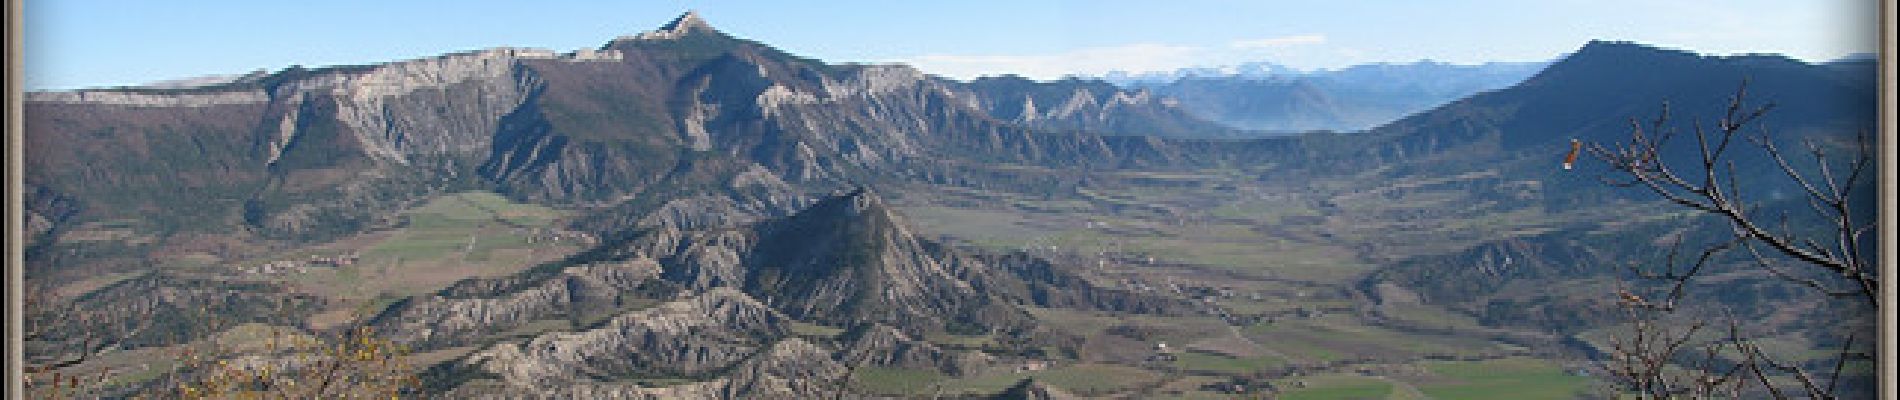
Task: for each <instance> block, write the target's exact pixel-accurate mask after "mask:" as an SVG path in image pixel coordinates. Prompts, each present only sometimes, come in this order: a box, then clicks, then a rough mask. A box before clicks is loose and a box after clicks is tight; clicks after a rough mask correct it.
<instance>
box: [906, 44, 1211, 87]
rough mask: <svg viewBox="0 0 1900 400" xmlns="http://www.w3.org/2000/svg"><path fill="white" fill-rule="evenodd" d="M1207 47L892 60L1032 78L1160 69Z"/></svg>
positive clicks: (935, 70)
mask: <svg viewBox="0 0 1900 400" xmlns="http://www.w3.org/2000/svg"><path fill="white" fill-rule="evenodd" d="M1206 53H1207V51H1206V49H1204V48H1202V47H1199V46H1182V45H1171V44H1159V43H1136V44H1127V45H1120V46H1107V47H1088V48H1081V49H1075V50H1070V51H1064V52H1059V53H1051V54H1036V55H960V54H930V55H922V56H916V57H909V58H903V59H897V60H892V61H895V62H901V63H905V64H910V65H912V66H916V67H917V68H919V69H922V70H923V71H924V72H928V73H932V74H937V75H943V76H947V77H951V78H956V79H970V78H975V77H979V76H988V75H1002V74H1016V75H1022V76H1025V77H1029V78H1032V79H1056V78H1061V77H1063V76H1065V75H1073V74H1086V75H1101V74H1105V73H1108V72H1109V71H1161V70H1172V69H1177V68H1185V67H1190V66H1195V65H1201V64H1204V63H1205V61H1206V60H1205V59H1204V57H1203V56H1204V55H1205V54H1206Z"/></svg>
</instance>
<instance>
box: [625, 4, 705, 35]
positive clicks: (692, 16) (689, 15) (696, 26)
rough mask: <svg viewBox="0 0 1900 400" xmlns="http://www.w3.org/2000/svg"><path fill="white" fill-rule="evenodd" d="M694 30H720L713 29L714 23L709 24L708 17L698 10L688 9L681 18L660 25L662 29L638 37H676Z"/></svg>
mask: <svg viewBox="0 0 1900 400" xmlns="http://www.w3.org/2000/svg"><path fill="white" fill-rule="evenodd" d="M693 31H703V32H712V33H717V32H719V30H717V29H713V27H712V25H710V24H707V23H706V19H705V18H702V17H700V16H699V12H698V11H691V10H688V11H686V13H685V14H680V16H679V18H674V19H673V22H668V23H666V25H662V26H660V29H657V30H653V31H648V32H646V33H641V34H640V36H638V38H639V39H675V38H679V37H682V36H686V35H687V34H689V33H692V32H693Z"/></svg>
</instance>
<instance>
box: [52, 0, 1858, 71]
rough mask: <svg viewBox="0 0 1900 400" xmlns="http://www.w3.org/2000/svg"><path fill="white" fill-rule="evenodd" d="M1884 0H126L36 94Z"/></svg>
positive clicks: (1691, 41)
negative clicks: (672, 27) (371, 70)
mask: <svg viewBox="0 0 1900 400" xmlns="http://www.w3.org/2000/svg"><path fill="white" fill-rule="evenodd" d="M1875 4H1876V2H1875V1H1874V0H1812V1H1810V0H1793V1H1788V0H1777V1H1769V0H1739V1H1716V0H1679V1H1672V0H1646V1H1638V0H1595V1H1584V0H1554V1H1478V0H1451V1H1398V0H1393V1H1383V0H1378V1H1321V0H1315V1H1305V0H1296V1H1257V0H1232V1H1219V0H1168V1H1038V0H1014V1H988V0H962V1H888V0H884V1H806V2H784V1H776V2H765V1H732V0H728V1H704V2H695V1H672V0H644V1H631V0H623V1H564V0H546V1H537V2H523V1H489V0H464V1H366V0H328V1H297V2H279V1H251V0H228V1H227V0H215V1H214V0H201V1H111V0H38V1H28V2H27V4H26V15H25V17H26V26H25V27H24V28H25V33H26V36H25V41H26V45H27V47H26V54H25V56H26V57H25V58H24V62H25V68H26V69H25V71H24V73H25V77H26V86H27V89H29V90H50V89H72V88H80V87H97V86H116V85H131V84H140V83H146V82H152V81H158V80H166V79H177V78H188V77H195V76H204V75H217V74H237V73H245V72H249V71H253V70H257V69H269V70H276V69H280V68H283V67H287V66H290V65H305V66H319V65H336V64H365V63H374V62H384V61H393V60H400V59H409V58H417V57H426V56H430V55H435V54H441V53H446V52H452V51H461V50H473V49H480V48H487V47H497V46H512V47H535V48H546V49H553V50H561V51H566V50H572V49H578V48H591V47H597V46H599V45H601V44H602V43H605V42H606V41H607V40H609V39H612V38H613V37H615V36H620V35H626V34H633V33H637V32H641V31H645V30H649V29H653V28H654V27H657V26H659V25H661V24H664V23H665V22H667V21H668V20H671V19H672V18H673V17H674V16H677V15H678V14H679V13H681V12H684V11H685V10H688V9H693V10H698V11H699V12H700V14H701V15H703V16H704V17H705V18H706V19H707V20H708V21H710V22H711V23H712V24H713V26H715V27H717V28H719V29H721V30H723V31H726V32H727V33H730V34H734V35H737V36H740V37H745V38H749V39H754V40H758V41H761V42H765V43H767V44H771V45H773V46H776V47H778V48H781V49H784V50H787V51H790V52H792V53H796V54H801V55H806V56H811V57H816V58H820V59H824V60H827V61H833V62H846V61H853V62H905V63H910V64H913V65H917V66H918V67H920V68H922V69H924V70H925V71H926V72H930V73H934V74H940V75H945V76H950V77H955V78H970V77H974V76H977V75H995V74H1004V73H1014V74H1020V75H1025V76H1030V77H1033V78H1040V79H1049V78H1056V77H1060V76H1062V75H1064V74H1071V73H1084V74H1100V73H1103V72H1106V71H1110V70H1124V71H1137V72H1139V71H1150V70H1170V69H1174V68H1181V67H1190V66H1219V65H1231V64H1237V63H1241V62H1248V61H1270V62H1275V63H1279V64H1284V65H1288V66H1292V67H1295V68H1300V69H1319V68H1339V67H1344V66H1348V65H1353V64H1360V63H1368V62H1409V61H1416V60H1420V59H1432V60H1438V61H1445V62H1454V63H1479V62H1485V61H1536V60H1548V59H1551V58H1554V57H1557V56H1560V55H1562V54H1565V53H1568V52H1570V51H1572V50H1575V49H1576V48H1577V47H1578V46H1581V45H1582V44H1583V43H1584V42H1586V41H1588V40H1590V39H1613V40H1633V41H1637V42H1643V43H1650V44H1655V45H1660V46H1664V47H1672V48H1682V49H1689V50H1694V51H1698V52H1704V53H1711V54H1733V53H1781V54H1787V55H1789V56H1793V57H1796V58H1800V59H1804V60H1809V61H1825V60H1829V59H1833V58H1837V57H1840V56H1843V55H1846V54H1850V53H1856V52H1872V51H1873V49H1874V48H1875V44H1874V43H1875V38H1876V35H1875V33H1874V32H1875V30H1874V26H1875V25H1874V23H1875V18H1876V17H1875V13H1874V11H1873V10H1874V5H1875Z"/></svg>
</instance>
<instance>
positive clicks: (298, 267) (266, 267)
mask: <svg viewBox="0 0 1900 400" xmlns="http://www.w3.org/2000/svg"><path fill="white" fill-rule="evenodd" d="M360 260H362V255H361V254H358V253H356V252H349V253H342V254H332V255H322V254H312V255H310V256H309V257H308V258H305V259H301V260H298V259H290V260H276V261H270V262H266V263H262V264H257V265H253V266H249V267H242V268H240V269H239V272H243V273H246V274H251V275H276V274H302V273H307V272H310V269H311V268H336V267H345V266H350V265H355V264H356V262H357V261H360Z"/></svg>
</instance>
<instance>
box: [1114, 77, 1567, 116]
mask: <svg viewBox="0 0 1900 400" xmlns="http://www.w3.org/2000/svg"><path fill="white" fill-rule="evenodd" d="M1546 65H1549V63H1544V62H1527V63H1504V62H1497V63H1485V64H1480V65H1455V64H1446V63H1439V62H1433V61H1419V62H1415V63H1409V64H1384V63H1381V64H1365V65H1357V66H1352V67H1347V68H1343V69H1338V70H1321V71H1312V72H1301V71H1295V70H1293V69H1290V68H1287V67H1283V66H1279V65H1275V64H1271V63H1264V62H1261V63H1249V64H1242V65H1240V66H1238V67H1235V68H1190V69H1182V70H1177V71H1173V72H1167V73H1151V74H1142V75H1128V74H1125V73H1122V74H1109V75H1107V76H1105V77H1103V79H1104V80H1107V81H1109V82H1114V83H1116V84H1117V85H1121V86H1123V87H1127V88H1139V89H1146V90H1149V91H1152V92H1154V93H1155V94H1157V95H1160V96H1165V97H1169V98H1173V99H1176V100H1178V101H1180V105H1181V108H1184V109H1186V110H1188V111H1189V112H1190V113H1192V114H1194V115H1198V116H1201V117H1205V118H1208V119H1211V120H1214V121H1217V122H1220V123H1224V124H1228V125H1231V126H1234V127H1237V128H1242V129H1249V130H1263V131H1273V132H1282V133H1295V132H1304V131H1313V130H1330V131H1341V132H1351V131H1361V130H1365V129H1369V128H1372V127H1374V126H1378V125H1381V124H1384V123H1387V122H1391V121H1394V120H1397V119H1399V118H1400V117H1404V116H1406V115H1410V114H1413V113H1417V112H1420V111H1425V110H1428V109H1431V108H1433V107H1437V106H1439V105H1443V104H1445V103H1448V102H1451V101H1452V100H1457V99H1460V98H1464V97H1465V96H1470V95H1472V94H1476V93H1479V92H1484V91H1488V90H1495V89H1502V88H1505V87H1508V86H1511V85H1515V84H1517V83H1518V82H1521V81H1523V80H1524V78H1527V77H1530V76H1531V75H1532V74H1535V73H1537V71H1539V70H1541V69H1543V68H1544V66H1546Z"/></svg>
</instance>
